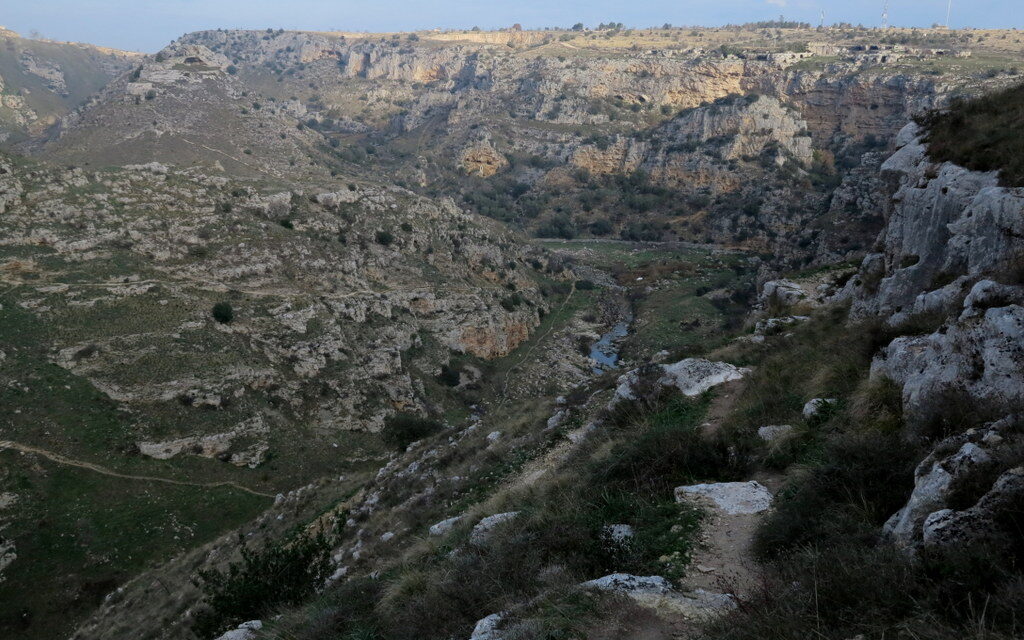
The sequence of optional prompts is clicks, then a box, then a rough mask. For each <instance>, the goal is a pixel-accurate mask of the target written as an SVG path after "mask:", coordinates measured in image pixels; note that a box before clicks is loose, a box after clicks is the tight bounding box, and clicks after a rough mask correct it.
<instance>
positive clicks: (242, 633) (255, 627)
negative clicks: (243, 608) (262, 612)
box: [217, 620, 263, 640]
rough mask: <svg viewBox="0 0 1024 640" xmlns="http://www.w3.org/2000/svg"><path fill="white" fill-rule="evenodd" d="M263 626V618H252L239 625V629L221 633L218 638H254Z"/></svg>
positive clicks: (233, 639) (230, 639) (221, 639)
mask: <svg viewBox="0 0 1024 640" xmlns="http://www.w3.org/2000/svg"><path fill="white" fill-rule="evenodd" d="M262 628H263V622H262V621H261V620H250V621H248V622H243V623H242V624H240V625H238V628H237V629H232V630H231V631H228V632H227V633H225V634H223V635H221V636H220V637H218V638H217V640H254V639H255V638H256V632H257V631H259V630H260V629H262Z"/></svg>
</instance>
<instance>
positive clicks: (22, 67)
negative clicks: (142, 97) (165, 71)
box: [0, 27, 142, 143]
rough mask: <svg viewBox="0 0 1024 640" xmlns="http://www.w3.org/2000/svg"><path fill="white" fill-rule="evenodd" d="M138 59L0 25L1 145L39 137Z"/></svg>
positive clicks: (119, 52)
mask: <svg viewBox="0 0 1024 640" xmlns="http://www.w3.org/2000/svg"><path fill="white" fill-rule="evenodd" d="M141 58H142V55H141V54H136V53H131V52H126V51H116V50H113V49H105V48H103V47H94V46H91V45H87V44H78V43H71V42H53V41H50V40H39V39H28V38H22V37H21V36H19V35H18V34H17V33H15V32H13V31H9V30H7V29H4V28H3V27H0V143H5V142H6V143H10V142H17V141H20V140H23V139H25V138H27V137H31V136H38V135H40V134H42V133H43V132H44V131H45V130H46V129H47V128H48V127H50V126H52V125H53V124H54V123H56V122H57V121H58V120H59V119H60V118H61V117H63V116H64V115H66V114H67V113H68V112H70V111H71V110H72V109H74V108H75V107H77V106H78V105H79V104H81V103H83V102H84V101H85V100H86V99H88V98H89V97H90V96H92V95H93V94H95V93H96V92H98V91H99V90H100V89H102V88H103V87H104V86H105V85H106V84H107V83H108V82H110V80H112V79H113V78H115V77H117V76H119V75H121V74H122V73H124V72H125V71H126V70H127V69H128V68H129V67H130V66H131V64H132V63H133V62H134V61H136V60H138V59H141Z"/></svg>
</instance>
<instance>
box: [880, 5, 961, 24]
mask: <svg viewBox="0 0 1024 640" xmlns="http://www.w3.org/2000/svg"><path fill="white" fill-rule="evenodd" d="M950 1H952V0H950ZM947 22H948V20H947ZM888 28H889V0H885V7H884V8H883V9H882V29H888Z"/></svg>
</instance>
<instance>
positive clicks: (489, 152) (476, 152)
mask: <svg viewBox="0 0 1024 640" xmlns="http://www.w3.org/2000/svg"><path fill="white" fill-rule="evenodd" d="M460 162H461V163H462V169H463V171H465V172H466V173H468V174H469V175H474V176H479V177H481V178H490V177H491V176H493V175H494V174H496V173H498V172H500V171H502V170H503V169H504V168H505V167H507V166H508V160H506V159H505V156H503V155H501V154H500V153H498V151H497V150H496V149H495V148H494V146H492V145H491V142H490V140H483V141H481V142H478V143H477V144H475V145H473V146H470V147H467V148H466V150H465V151H463V152H462V157H461V158H460Z"/></svg>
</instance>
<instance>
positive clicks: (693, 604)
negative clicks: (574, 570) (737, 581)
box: [580, 573, 737, 621]
mask: <svg viewBox="0 0 1024 640" xmlns="http://www.w3.org/2000/svg"><path fill="white" fill-rule="evenodd" d="M580 586H581V587H583V588H584V589H592V590H596V591H605V592H608V593H617V594H621V595H625V596H627V597H629V598H631V599H632V600H634V601H635V602H636V603H637V604H639V605H641V606H644V607H647V608H650V609H653V610H655V611H657V612H660V613H664V614H671V615H679V616H682V617H684V618H686V619H688V620H695V621H702V620H708V619H710V618H713V617H715V616H718V615H721V614H722V613H724V612H726V611H728V610H730V609H734V608H735V607H736V604H737V603H736V598H735V597H734V596H732V595H730V594H725V593H712V592H709V591H705V590H704V589H696V590H694V591H693V592H692V593H680V592H678V591H676V590H675V589H674V588H673V586H672V583H671V582H669V581H668V580H667V579H665V578H663V577H661V576H634V575H631V574H628V573H613V574H611V575H607V576H604V577H601V578H597V579H595V580H590V581H588V582H584V583H583V584H581V585H580Z"/></svg>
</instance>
